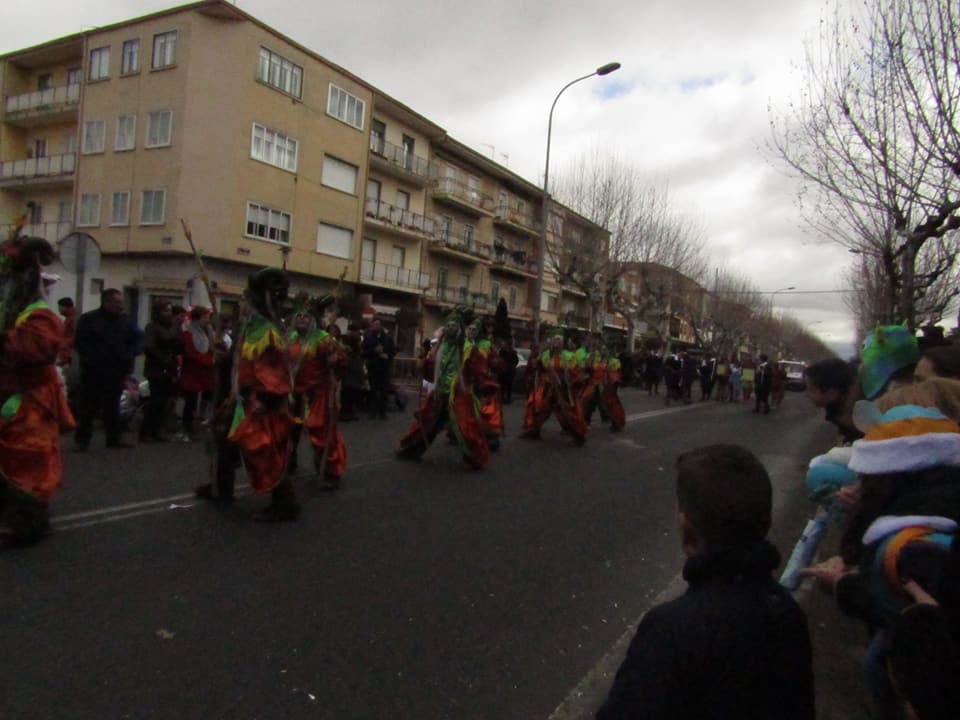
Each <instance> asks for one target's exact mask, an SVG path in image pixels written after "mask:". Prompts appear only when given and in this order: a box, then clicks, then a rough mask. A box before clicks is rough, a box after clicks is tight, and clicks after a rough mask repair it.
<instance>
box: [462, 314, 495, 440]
mask: <svg viewBox="0 0 960 720" xmlns="http://www.w3.org/2000/svg"><path fill="white" fill-rule="evenodd" d="M478 325H479V322H478V323H476V324H475V325H474V326H473V328H474V329H471V328H468V329H467V340H466V341H465V342H464V346H463V364H464V375H465V377H466V378H467V380H468V381H469V382H470V384H471V385H472V386H473V389H474V393H475V394H476V395H477V398H478V399H479V401H480V423H481V424H482V425H483V433H484V435H485V436H486V438H487V446H488V447H489V448H490V450H492V451H494V452H496V451H497V450H499V449H500V438H501V436H502V435H503V404H502V402H501V399H500V384H499V383H498V382H497V380H496V377H497V373H498V372H499V370H500V357H499V355H497V354H496V353H494V351H493V342H492V339H493V322H492V321H488V322H486V323H484V324H483V334H482V335H479V334H478V330H479V329H478V328H477V326H478ZM471 334H473V335H474V336H475V337H476V339H474V338H472V337H471Z"/></svg>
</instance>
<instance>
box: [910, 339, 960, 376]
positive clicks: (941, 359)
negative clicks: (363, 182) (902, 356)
mask: <svg viewBox="0 0 960 720" xmlns="http://www.w3.org/2000/svg"><path fill="white" fill-rule="evenodd" d="M913 375H914V378H915V379H916V380H917V381H922V380H927V379H928V378H931V377H942V378H950V379H951V380H960V347H957V346H956V345H938V346H936V347H932V348H930V349H929V350H924V351H923V355H921V356H920V361H919V362H918V363H917V367H916V369H915V370H914V373H913Z"/></svg>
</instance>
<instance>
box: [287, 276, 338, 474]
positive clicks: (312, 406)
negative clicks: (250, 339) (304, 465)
mask: <svg viewBox="0 0 960 720" xmlns="http://www.w3.org/2000/svg"><path fill="white" fill-rule="evenodd" d="M333 303H334V299H333V298H332V297H331V296H329V295H326V296H324V297H322V298H317V299H315V300H313V301H311V303H310V310H311V315H312V316H313V327H312V329H311V330H310V331H309V332H308V333H307V334H306V336H305V337H304V338H303V339H302V341H301V343H302V344H301V349H300V360H299V363H298V364H297V365H296V366H295V368H294V386H295V387H296V388H303V394H304V400H305V404H306V412H305V415H304V416H303V426H304V427H305V428H306V430H307V433H308V434H309V436H310V443H311V444H312V445H313V453H314V460H313V465H314V468H315V469H316V471H317V475H318V476H320V475H321V474H322V475H323V482H322V483H321V484H320V488H321V489H324V490H336V489H337V488H339V487H340V478H342V477H343V473H344V470H346V467H347V446H346V444H345V443H344V441H343V435H342V434H341V433H340V430H339V428H338V427H337V425H338V420H339V418H340V403H339V401H338V399H337V395H338V393H337V390H338V388H339V384H340V380H341V378H342V377H343V374H344V372H345V371H346V368H347V353H346V350H345V349H344V347H343V346H342V345H341V344H340V342H339V341H338V340H337V339H336V338H335V337H334V336H333V335H331V334H330V333H329V332H328V331H327V330H325V329H324V328H325V327H327V326H328V323H327V322H326V320H327V318H326V317H325V315H326V312H327V309H328V308H330V307H331V306H332V305H333Z"/></svg>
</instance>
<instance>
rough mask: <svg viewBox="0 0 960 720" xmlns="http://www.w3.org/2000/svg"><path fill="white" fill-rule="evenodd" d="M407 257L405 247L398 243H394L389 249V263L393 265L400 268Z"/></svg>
mask: <svg viewBox="0 0 960 720" xmlns="http://www.w3.org/2000/svg"><path fill="white" fill-rule="evenodd" d="M406 259H407V249H406V248H404V247H401V246H399V245H394V246H393V247H392V248H391V249H390V264H391V265H393V266H394V267H399V268H402V267H403V265H404V262H405V261H406Z"/></svg>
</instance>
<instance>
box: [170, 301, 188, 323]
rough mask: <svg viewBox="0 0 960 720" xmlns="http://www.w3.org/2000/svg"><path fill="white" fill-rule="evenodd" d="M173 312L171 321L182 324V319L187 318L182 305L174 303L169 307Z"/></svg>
mask: <svg viewBox="0 0 960 720" xmlns="http://www.w3.org/2000/svg"><path fill="white" fill-rule="evenodd" d="M171 311H172V312H173V321H174V322H175V323H177V324H179V325H182V324H183V321H184V320H186V319H187V309H186V308H185V307H183V305H174V306H173V307H172V308H171Z"/></svg>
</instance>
